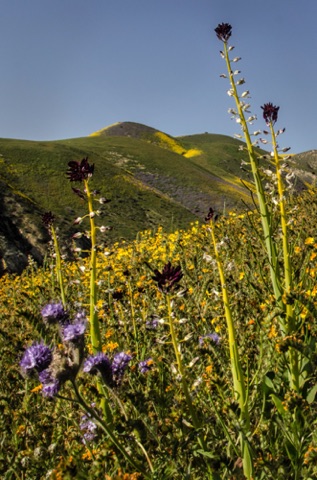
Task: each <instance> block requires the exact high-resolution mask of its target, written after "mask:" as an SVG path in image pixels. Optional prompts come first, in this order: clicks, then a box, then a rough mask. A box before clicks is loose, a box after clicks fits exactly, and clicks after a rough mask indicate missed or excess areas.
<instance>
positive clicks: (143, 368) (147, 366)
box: [139, 357, 154, 373]
mask: <svg viewBox="0 0 317 480" xmlns="http://www.w3.org/2000/svg"><path fill="white" fill-rule="evenodd" d="M153 363H154V362H153V359H152V358H151V357H150V358H148V359H146V360H142V362H139V370H140V372H141V373H146V372H148V371H149V370H151V368H152V367H153Z"/></svg>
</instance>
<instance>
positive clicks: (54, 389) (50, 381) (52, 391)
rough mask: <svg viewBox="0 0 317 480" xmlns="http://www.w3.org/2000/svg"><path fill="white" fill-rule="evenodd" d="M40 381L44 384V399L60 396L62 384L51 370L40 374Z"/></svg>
mask: <svg viewBox="0 0 317 480" xmlns="http://www.w3.org/2000/svg"><path fill="white" fill-rule="evenodd" d="M39 379H40V382H41V383H42V394H43V395H44V397H49V398H52V397H55V395H57V394H58V392H59V390H60V388H61V383H60V381H59V380H58V378H55V377H54V376H53V375H52V373H51V372H50V371H49V370H43V371H42V372H41V373H40V374H39Z"/></svg>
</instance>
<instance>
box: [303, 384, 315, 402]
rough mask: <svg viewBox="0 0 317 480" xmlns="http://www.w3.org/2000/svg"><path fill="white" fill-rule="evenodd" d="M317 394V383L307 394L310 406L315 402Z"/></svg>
mask: <svg viewBox="0 0 317 480" xmlns="http://www.w3.org/2000/svg"><path fill="white" fill-rule="evenodd" d="M316 393H317V383H316V384H315V385H314V386H313V388H311V389H310V390H309V392H308V393H307V397H306V400H307V402H308V403H309V404H311V403H313V401H314V400H315V395H316Z"/></svg>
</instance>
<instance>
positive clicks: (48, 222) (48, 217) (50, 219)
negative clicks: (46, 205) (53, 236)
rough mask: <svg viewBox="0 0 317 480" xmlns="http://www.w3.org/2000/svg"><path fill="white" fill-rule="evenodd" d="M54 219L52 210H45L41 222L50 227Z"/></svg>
mask: <svg viewBox="0 0 317 480" xmlns="http://www.w3.org/2000/svg"><path fill="white" fill-rule="evenodd" d="M54 221H55V217H54V215H53V214H52V212H46V213H44V215H42V222H43V223H44V225H45V226H46V227H47V228H50V227H51V226H52V225H53V223H54Z"/></svg>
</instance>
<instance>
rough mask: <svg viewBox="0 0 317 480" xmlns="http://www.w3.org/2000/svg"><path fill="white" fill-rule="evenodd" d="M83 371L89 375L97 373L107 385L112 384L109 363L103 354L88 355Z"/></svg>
mask: <svg viewBox="0 0 317 480" xmlns="http://www.w3.org/2000/svg"><path fill="white" fill-rule="evenodd" d="M83 371H84V372H86V373H90V374H91V375H96V374H97V373H98V372H99V373H100V374H101V376H102V378H103V380H104V382H105V383H106V384H107V385H109V386H111V385H112V383H113V377H112V368H111V361H110V360H109V358H108V357H107V355H105V354H104V353H103V352H98V353H96V354H95V355H90V356H89V357H88V358H87V359H86V361H85V363H84V368H83Z"/></svg>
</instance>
